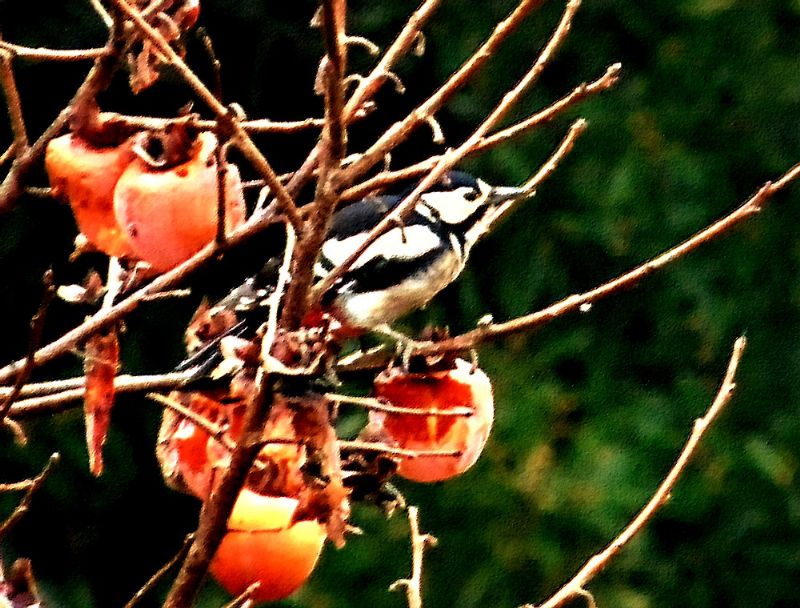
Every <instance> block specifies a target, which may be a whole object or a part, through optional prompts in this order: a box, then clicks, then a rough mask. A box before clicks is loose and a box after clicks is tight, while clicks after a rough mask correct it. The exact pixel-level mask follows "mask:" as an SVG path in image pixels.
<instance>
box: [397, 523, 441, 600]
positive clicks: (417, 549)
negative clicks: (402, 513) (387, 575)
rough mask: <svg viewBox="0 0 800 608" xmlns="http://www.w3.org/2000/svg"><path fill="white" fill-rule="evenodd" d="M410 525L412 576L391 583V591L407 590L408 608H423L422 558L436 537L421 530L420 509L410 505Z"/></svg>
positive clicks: (434, 543)
mask: <svg viewBox="0 0 800 608" xmlns="http://www.w3.org/2000/svg"><path fill="white" fill-rule="evenodd" d="M408 525H409V528H410V532H411V578H401V579H399V580H396V581H395V582H393V583H392V584H391V585H389V591H398V590H399V589H401V588H403V589H405V591H406V601H407V602H408V608H422V560H423V558H424V556H425V547H435V546H436V543H437V540H436V537H434V536H431V535H430V534H423V533H421V532H420V530H419V509H417V507H408Z"/></svg>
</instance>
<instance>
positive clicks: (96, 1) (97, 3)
mask: <svg viewBox="0 0 800 608" xmlns="http://www.w3.org/2000/svg"><path fill="white" fill-rule="evenodd" d="M89 4H91V5H92V8H93V9H94V10H95V12H97V14H98V15H99V16H100V19H102V20H103V23H104V24H105V26H106V27H109V28H110V27H112V26H113V25H114V20H113V19H112V18H111V15H109V14H108V11H107V10H106V8H105V7H104V6H103V3H102V0H89Z"/></svg>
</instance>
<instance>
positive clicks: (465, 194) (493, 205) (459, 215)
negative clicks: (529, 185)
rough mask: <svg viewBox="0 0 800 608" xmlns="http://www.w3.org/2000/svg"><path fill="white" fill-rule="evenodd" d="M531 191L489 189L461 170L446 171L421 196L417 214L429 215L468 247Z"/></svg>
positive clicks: (481, 181)
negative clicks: (427, 213)
mask: <svg viewBox="0 0 800 608" xmlns="http://www.w3.org/2000/svg"><path fill="white" fill-rule="evenodd" d="M530 195H531V193H530V192H528V191H526V190H522V189H520V188H514V187H498V186H490V185H489V184H487V183H486V182H485V181H483V180H482V179H478V178H476V177H473V176H472V175H469V174H468V173H464V172H462V171H449V172H448V173H446V174H445V175H444V176H443V177H442V179H441V180H439V182H438V183H437V184H436V185H434V186H431V188H430V189H429V190H428V191H427V192H425V193H424V194H422V196H421V197H420V203H421V204H419V205H418V206H417V211H418V212H420V213H425V212H426V211H427V212H429V213H430V214H431V216H432V219H437V220H439V221H441V222H443V223H444V224H446V225H447V227H448V228H449V229H450V230H452V232H453V233H455V234H457V235H458V236H459V238H460V239H461V240H462V241H463V243H464V244H465V245H466V247H467V248H469V247H471V246H472V245H474V244H475V243H476V242H477V241H478V240H479V239H480V238H481V237H482V236H483V235H485V234H486V233H488V232H489V231H490V230H491V229H492V227H493V226H495V225H496V224H497V222H498V221H499V220H500V219H501V218H502V217H504V216H505V215H507V214H508V213H509V211H511V209H512V207H513V206H514V204H515V203H517V202H519V201H521V200H523V199H525V198H527V197H529V196H530Z"/></svg>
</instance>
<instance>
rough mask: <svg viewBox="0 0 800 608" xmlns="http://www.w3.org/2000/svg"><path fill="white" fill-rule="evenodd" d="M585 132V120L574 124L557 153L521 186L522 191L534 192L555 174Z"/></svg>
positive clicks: (581, 119) (580, 119)
mask: <svg viewBox="0 0 800 608" xmlns="http://www.w3.org/2000/svg"><path fill="white" fill-rule="evenodd" d="M584 131H586V121H585V120H584V119H583V118H579V119H578V120H576V121H575V122H574V123H572V125H570V128H569V131H567V134H566V135H565V136H564V139H563V140H561V143H560V144H559V145H558V148H556V151H555V152H553V154H552V155H551V156H550V158H548V159H547V161H546V162H545V163H544V164H543V165H542V166H541V167H539V170H538V171H537V172H536V173H535V174H534V175H533V177H531V178H530V179H529V180H528V181H526V182H525V183H524V184H522V186H520V189H522V190H525V191H528V192H534V191H535V190H536V189H537V188H538V187H539V185H540V184H541V183H542V182H543V181H544V180H546V179H547V178H548V177H550V176H551V175H552V174H553V172H554V171H555V170H556V168H558V165H559V163H560V162H561V161H562V160H564V158H565V157H566V156H567V154H569V153H570V152H571V151H572V148H573V147H574V146H575V142H576V141H577V139H578V138H579V137H580V136H581V135H583V132H584Z"/></svg>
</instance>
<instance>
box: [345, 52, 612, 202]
mask: <svg viewBox="0 0 800 608" xmlns="http://www.w3.org/2000/svg"><path fill="white" fill-rule="evenodd" d="M621 68H622V66H621V64H619V63H615V64H614V65H612V66H610V67H609V68H608V69H607V70H606V72H605V74H603V75H602V76H601V77H600V78H598V79H597V80H595V81H593V82H591V83H588V84H587V83H583V84H581V85H579V86H577V87H576V88H575V89H573V90H572V92H571V93H569V95H566V96H565V97H562V98H561V99H559V100H558V101H556V102H555V103H553V104H551V105H549V106H548V107H546V108H545V109H543V110H541V111H539V112H537V113H536V114H534V115H532V116H530V117H529V118H526V119H525V120H522V121H520V122H518V123H515V124H513V125H511V126H510V127H506V128H505V129H502V130H500V131H498V132H496V133H494V134H492V135H487V136H486V137H484V138H483V139H481V140H480V141H479V142H478V143H477V144H475V146H474V147H473V148H472V149H471V150H470V151H469V152H468V153H467V156H471V155H473V154H477V153H478V152H483V151H484V150H489V149H490V148H494V147H497V146H499V145H501V144H503V143H505V142H507V141H508V140H510V139H511V138H513V137H516V136H518V135H522V134H523V133H528V132H529V131H531V130H533V129H535V128H536V127H538V126H540V125H543V124H545V123H547V122H549V121H551V120H553V118H555V117H556V116H558V115H559V114H561V112H563V111H564V110H566V109H567V108H569V107H571V106H573V105H575V104H577V103H579V102H580V101H582V100H584V99H586V97H588V96H590V95H594V94H595V93H599V92H601V91H605V90H607V89H609V88H611V87H612V86H614V85H615V84H616V83H617V82H618V80H619V72H620V70H621ZM440 158H441V156H431V157H430V158H427V159H425V160H423V161H420V162H418V163H415V164H413V165H409V166H408V167H404V168H403V169H397V170H396V171H383V172H381V173H379V174H377V175H375V176H373V177H371V178H369V179H367V180H364V181H363V182H361V183H360V184H356V185H355V186H351V187H350V188H348V189H347V190H345V191H344V192H342V194H341V200H344V201H351V200H356V199H360V198H363V197H365V196H367V195H368V194H369V193H370V192H374V191H375V190H379V189H382V188H385V187H386V186H388V185H390V184H393V183H395V182H398V181H402V180H406V179H410V178H413V177H418V176H420V175H422V174H423V173H425V172H427V171H430V170H431V169H432V168H433V167H434V166H435V165H436V163H437V162H438V161H439V159H440Z"/></svg>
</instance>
